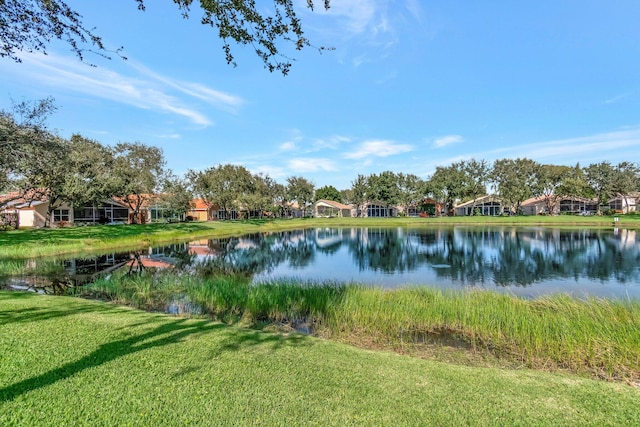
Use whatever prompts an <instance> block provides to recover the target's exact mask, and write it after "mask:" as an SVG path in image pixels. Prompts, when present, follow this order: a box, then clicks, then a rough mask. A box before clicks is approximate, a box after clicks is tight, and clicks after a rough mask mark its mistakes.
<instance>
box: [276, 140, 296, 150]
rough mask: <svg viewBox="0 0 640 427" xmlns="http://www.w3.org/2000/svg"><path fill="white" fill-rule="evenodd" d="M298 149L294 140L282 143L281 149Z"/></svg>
mask: <svg viewBox="0 0 640 427" xmlns="http://www.w3.org/2000/svg"><path fill="white" fill-rule="evenodd" d="M295 149H296V143H295V142H293V141H287V142H283V143H282V144H280V151H293V150H295Z"/></svg>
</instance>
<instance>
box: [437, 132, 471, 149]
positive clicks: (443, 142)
mask: <svg viewBox="0 0 640 427" xmlns="http://www.w3.org/2000/svg"><path fill="white" fill-rule="evenodd" d="M462 141H464V138H462V136H460V135H447V136H443V137H440V138H436V140H435V141H433V146H434V147H437V148H442V147H446V146H447V145H451V144H457V143H459V142H462Z"/></svg>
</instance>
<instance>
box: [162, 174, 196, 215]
mask: <svg viewBox="0 0 640 427" xmlns="http://www.w3.org/2000/svg"><path fill="white" fill-rule="evenodd" d="M192 200H193V193H192V192H191V190H190V189H189V185H188V184H187V181H186V180H185V179H182V178H180V177H178V176H176V175H175V174H174V173H173V172H172V171H167V173H166V174H165V176H164V178H163V182H162V194H160V196H159V197H158V200H157V204H158V206H160V207H162V208H164V209H165V210H166V212H167V213H168V214H169V215H170V216H172V217H173V216H177V217H183V216H184V215H186V213H187V212H188V211H189V209H191V202H192Z"/></svg>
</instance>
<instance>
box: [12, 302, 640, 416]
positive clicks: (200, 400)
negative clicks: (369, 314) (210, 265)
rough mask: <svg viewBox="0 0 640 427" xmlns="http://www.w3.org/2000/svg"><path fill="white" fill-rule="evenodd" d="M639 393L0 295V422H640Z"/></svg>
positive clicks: (569, 379) (576, 380) (188, 321)
mask: <svg viewBox="0 0 640 427" xmlns="http://www.w3.org/2000/svg"><path fill="white" fill-rule="evenodd" d="M638 401H640V391H639V390H638V389H635V388H633V387H629V386H626V385H623V384H615V383H606V382H602V381H593V380H589V379H583V378H579V377H575V376H571V375H552V374H549V373H544V372H534V371H530V370H526V369H522V370H518V371H511V370H500V369H488V368H471V367H467V366H458V365H453V364H445V363H438V362H432V361H426V360H421V359H417V358H410V357H402V356H398V355H396V354H393V353H387V352H371V351H364V350H360V349H357V348H353V347H350V346H346V345H342V344H339V343H333V342H329V341H325V340H319V339H316V338H313V337H307V336H301V335H297V334H289V335H287V334H280V333H270V332H264V331H257V330H250V329H243V328H239V327H236V326H228V325H225V324H221V323H215V322H211V321H207V320H202V319H184V318H182V319H178V318H174V317H169V316H166V315H159V314H150V313H145V312H141V311H136V310H131V309H126V308H122V307H116V306H113V305H110V304H104V303H100V302H96V301H86V300H82V299H78V298H66V297H47V296H38V295H34V294H25V293H6V292H0V425H39V426H47V425H51V426H59V425H78V426H82V425H188V424H189V425H193V424H196V425H340V426H345V425H442V426H445V425H452V426H458V425H514V426H517V425H585V426H588V425H593V426H603V425H611V426H623V425H629V426H631V425H638V424H640V413H639V412H638V411H637V408H638V406H637V405H638Z"/></svg>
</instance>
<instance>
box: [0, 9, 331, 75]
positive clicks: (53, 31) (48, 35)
mask: <svg viewBox="0 0 640 427" xmlns="http://www.w3.org/2000/svg"><path fill="white" fill-rule="evenodd" d="M134 1H135V2H136V3H137V5H138V9H139V10H144V9H145V3H144V0H134ZM173 2H174V3H175V4H176V5H177V7H178V9H179V12H180V13H181V14H182V16H183V17H184V18H188V17H189V16H190V14H191V9H192V8H193V1H192V0H173ZM329 2H330V0H324V2H323V5H324V8H325V9H326V10H328V9H329ZM198 6H199V8H200V9H201V12H202V18H201V19H200V22H201V23H202V24H203V25H207V26H210V27H212V28H213V29H214V30H215V31H216V32H217V36H218V37H219V38H220V39H221V40H222V50H223V52H224V55H225V59H226V61H227V63H228V64H232V65H233V66H236V65H237V64H236V62H235V59H234V56H233V54H232V49H231V44H230V42H234V43H236V44H238V45H245V46H246V45H248V46H250V47H252V48H253V50H254V52H255V54H256V55H257V56H258V57H259V58H260V59H261V60H262V62H263V64H264V67H265V68H266V69H267V70H269V71H270V72H273V71H279V72H281V73H282V74H284V75H286V74H288V72H289V70H290V68H291V61H292V59H291V58H289V57H288V56H287V51H286V49H285V46H286V47H289V49H293V50H294V51H295V50H301V49H303V48H305V47H309V46H311V43H310V41H309V40H308V39H307V38H306V37H305V36H304V31H303V29H302V25H301V22H300V19H299V18H298V16H297V13H296V8H295V7H294V1H293V0H277V1H274V2H273V3H272V7H271V8H270V9H262V8H260V7H257V6H256V4H255V3H254V2H253V1H237V0H218V1H213V2H210V1H202V2H199V3H198ZM307 6H308V7H309V8H310V9H312V10H313V8H314V2H313V0H307ZM0 17H2V26H0V58H2V57H7V58H10V59H12V60H14V61H17V62H20V61H21V59H20V56H19V54H18V52H20V51H27V52H33V51H40V52H43V53H46V52H47V45H48V44H49V43H50V42H51V40H52V39H58V40H62V41H63V42H66V43H67V44H68V45H69V46H70V47H71V50H72V51H73V52H74V53H75V54H76V55H77V56H78V57H79V58H80V59H81V60H83V59H84V54H85V53H86V52H87V51H89V52H91V53H94V54H97V55H100V56H102V57H105V58H109V59H110V56H109V55H110V54H111V53H115V54H117V55H118V56H120V57H122V58H123V59H126V57H124V56H122V51H123V48H122V47H120V48H118V49H116V50H115V51H111V50H109V49H108V48H107V47H106V46H105V45H104V43H103V41H102V38H101V37H100V36H99V35H98V34H97V33H96V30H95V29H94V28H91V27H87V26H86V25H85V24H84V23H83V22H82V16H81V15H80V14H79V13H78V12H77V11H76V10H75V9H74V8H72V7H70V6H69V5H68V4H67V2H66V1H64V0H3V1H2V2H0ZM317 49H318V50H320V51H322V50H325V49H327V48H326V47H318V48H317Z"/></svg>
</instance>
